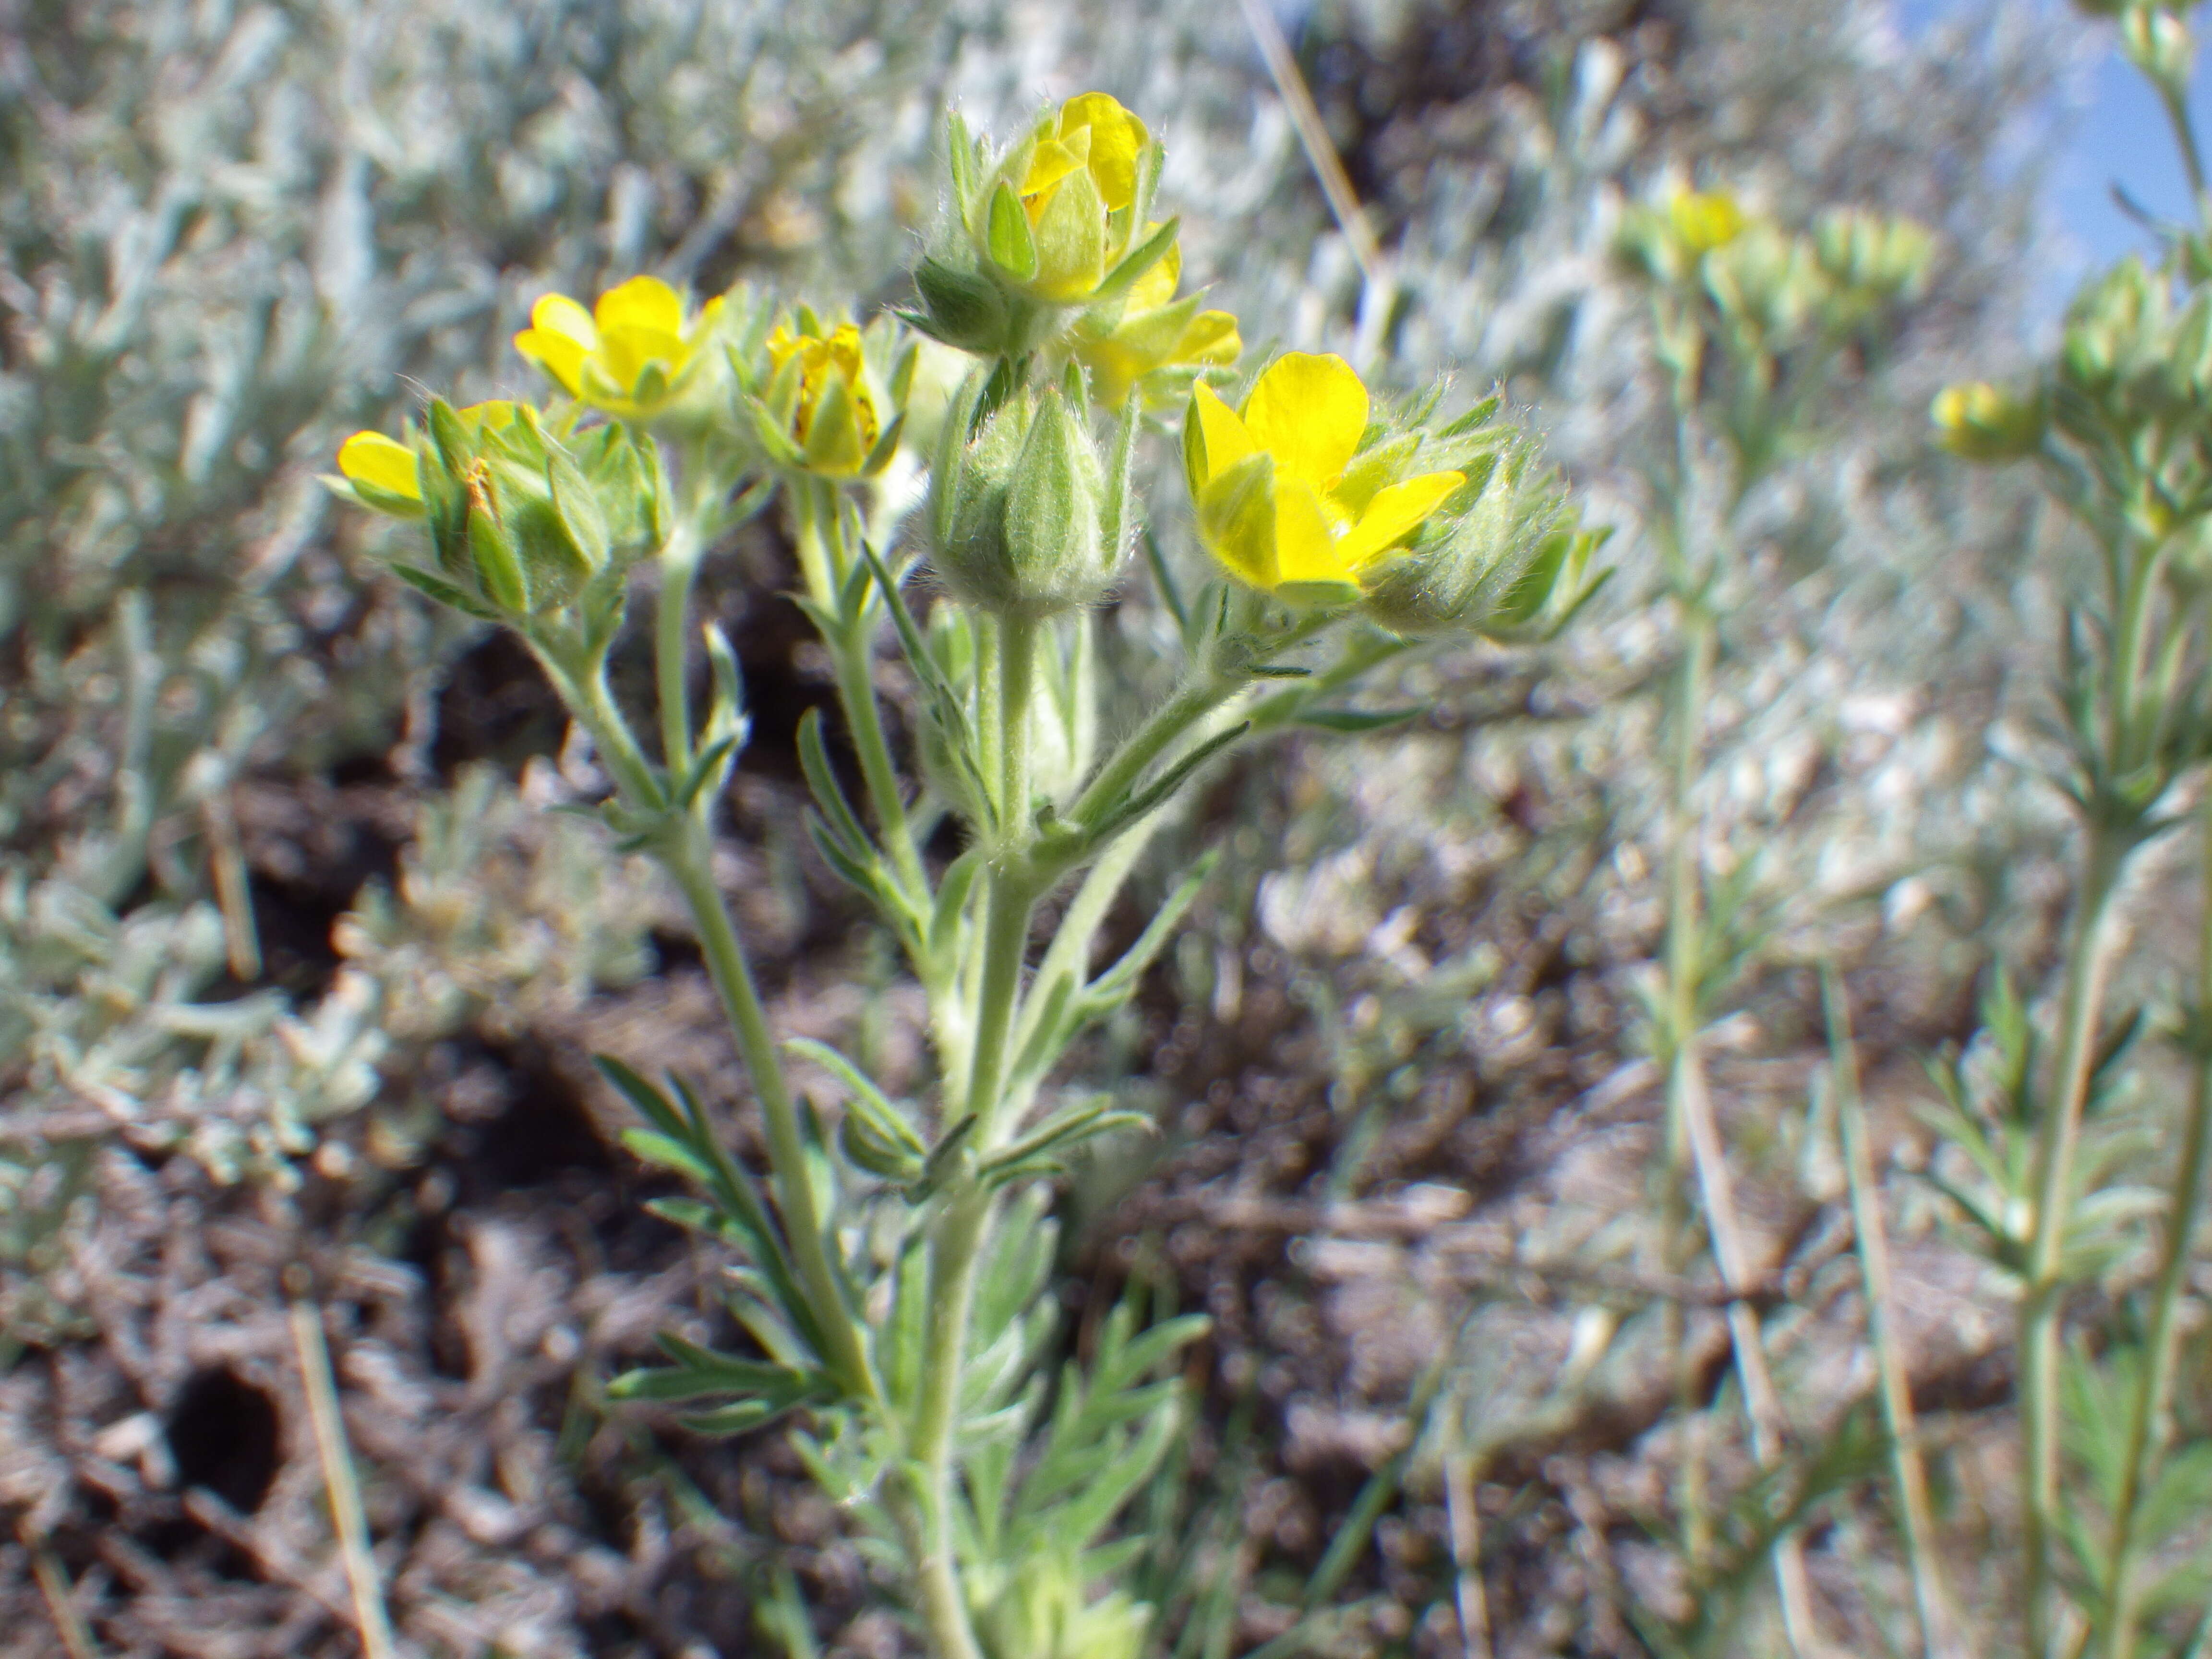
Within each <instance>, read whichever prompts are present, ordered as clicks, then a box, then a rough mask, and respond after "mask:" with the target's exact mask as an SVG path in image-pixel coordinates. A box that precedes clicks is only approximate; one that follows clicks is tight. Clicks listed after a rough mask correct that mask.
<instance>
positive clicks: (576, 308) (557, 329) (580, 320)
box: [530, 294, 599, 351]
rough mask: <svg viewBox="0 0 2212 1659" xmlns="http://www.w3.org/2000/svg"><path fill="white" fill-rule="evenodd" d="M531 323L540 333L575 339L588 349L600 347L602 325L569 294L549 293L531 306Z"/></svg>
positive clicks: (592, 349)
mask: <svg viewBox="0 0 2212 1659" xmlns="http://www.w3.org/2000/svg"><path fill="white" fill-rule="evenodd" d="M530 325H531V327H532V328H534V329H536V330H538V331H539V332H540V333H550V334H558V335H561V336H562V337H564V338H567V339H570V340H574V342H575V343H577V344H578V345H580V346H581V347H583V349H585V350H586V351H596V350H598V349H599V325H598V324H597V323H594V322H593V321H592V313H590V312H588V311H586V310H585V309H584V308H583V307H581V306H580V305H578V304H577V303H576V302H575V301H574V300H572V299H570V298H569V297H568V295H565V294H549V295H546V296H545V297H544V299H542V300H540V301H538V303H537V304H536V305H534V306H532V307H530Z"/></svg>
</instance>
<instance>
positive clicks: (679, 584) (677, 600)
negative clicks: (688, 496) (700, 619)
mask: <svg viewBox="0 0 2212 1659" xmlns="http://www.w3.org/2000/svg"><path fill="white" fill-rule="evenodd" d="M705 551H706V538H705V537H704V536H702V534H701V533H700V526H699V524H698V521H697V520H696V518H695V517H694V516H693V515H692V514H690V513H680V514H679V515H678V518H677V520H676V527H675V529H674V530H673V531H672V532H670V534H669V538H668V540H667V542H666V543H665V544H664V545H663V546H662V548H661V550H660V558H659V565H660V596H659V599H658V601H657V602H656V604H655V607H654V612H653V689H654V691H655V693H656V694H657V695H658V696H659V700H660V758H661V761H662V763H663V764H665V766H666V767H667V768H668V770H669V774H670V775H671V776H674V775H676V774H677V773H678V772H679V771H680V770H681V769H683V768H684V767H686V766H688V765H690V762H691V688H690V684H689V679H690V676H689V673H688V672H687V671H688V670H689V668H690V662H691V633H690V627H691V590H692V587H693V586H694V584H695V583H696V581H697V580H698V576H699V557H700V555H701V554H702V553H703V552H705Z"/></svg>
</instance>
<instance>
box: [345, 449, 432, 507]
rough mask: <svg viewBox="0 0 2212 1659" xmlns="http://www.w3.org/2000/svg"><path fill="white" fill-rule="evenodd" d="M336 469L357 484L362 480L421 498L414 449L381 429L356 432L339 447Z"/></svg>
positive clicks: (420, 483) (393, 492)
mask: <svg viewBox="0 0 2212 1659" xmlns="http://www.w3.org/2000/svg"><path fill="white" fill-rule="evenodd" d="M338 471H341V472H343V474H345V476H346V477H349V478H351V479H352V480H353V481H354V482H355V483H365V484H369V485H372V486H374V488H376V489H381V490H385V491H386V492H388V493H389V494H391V495H404V496H405V497H406V498H407V499H408V500H409V501H421V500H422V480H421V479H420V478H419V477H416V472H415V452H414V451H413V450H411V449H410V448H408V447H407V446H406V445H405V444H403V443H397V442H394V441H392V439H390V438H387V437H386V436H385V435H383V434H382V433H381V432H356V433H355V434H354V435H353V436H352V437H350V438H348V439H347V440H346V441H345V442H344V443H343V444H341V445H339V446H338Z"/></svg>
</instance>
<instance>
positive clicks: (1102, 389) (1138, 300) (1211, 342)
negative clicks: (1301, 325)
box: [1073, 226, 1244, 409]
mask: <svg viewBox="0 0 2212 1659" xmlns="http://www.w3.org/2000/svg"><path fill="white" fill-rule="evenodd" d="M1152 229H1155V230H1157V229H1158V227H1157V226H1154V227H1152ZM1181 278H1182V250H1181V249H1180V248H1175V247H1170V248H1169V249H1168V250H1167V252H1165V253H1164V254H1163V255H1162V256H1161V257H1160V259H1159V262H1158V264H1155V265H1153V266H1152V269H1151V270H1147V271H1146V273H1145V274H1144V275H1143V276H1139V278H1138V279H1137V280H1136V282H1135V283H1133V284H1132V285H1131V286H1130V289H1129V292H1128V295H1127V298H1126V299H1125V301H1123V302H1122V303H1121V305H1120V306H1118V307H1113V306H1101V307H1097V308H1095V309H1094V310H1092V311H1090V312H1087V313H1085V314H1084V316H1083V318H1082V319H1081V320H1079V322H1078V323H1077V324H1076V325H1075V331H1074V333H1073V351H1074V356H1075V360H1076V361H1077V362H1079V363H1081V364H1082V365H1083V367H1084V368H1085V369H1086V370H1087V371H1088V372H1089V375H1090V380H1091V396H1092V397H1093V398H1095V399H1097V403H1098V404H1099V406H1100V407H1101V408H1103V409H1119V408H1121V404H1122V402H1123V400H1124V399H1126V398H1127V397H1128V395H1129V393H1130V392H1131V391H1132V390H1133V389H1134V388H1136V387H1138V386H1142V387H1143V388H1144V390H1145V392H1146V396H1147V398H1148V400H1152V401H1164V400H1166V399H1169V398H1176V397H1180V396H1183V395H1187V394H1188V392H1189V390H1190V385H1191V381H1192V380H1194V378H1195V377H1196V376H1197V375H1198V374H1200V373H1202V372H1203V371H1205V370H1206V369H1208V368H1231V367H1233V366H1234V365H1235V363H1236V362H1237V358H1239V357H1240V356H1243V353H1244V342H1243V338H1242V337H1240V336H1239V335H1238V333H1237V319H1236V318H1234V317H1232V316H1231V315H1230V314H1229V313H1227V312H1225V311H1200V309H1199V301H1200V295H1196V294H1191V295H1185V296H1184V297H1183V298H1182V299H1180V300H1178V299H1176V283H1178V282H1179V281H1180V280H1181Z"/></svg>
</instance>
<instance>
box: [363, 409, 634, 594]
mask: <svg viewBox="0 0 2212 1659" xmlns="http://www.w3.org/2000/svg"><path fill="white" fill-rule="evenodd" d="M338 469H339V471H340V473H341V474H342V475H343V476H342V477H340V478H337V479H335V480H331V481H330V482H331V483H332V484H333V486H334V487H335V488H337V489H338V490H339V491H340V493H342V494H344V495H349V496H350V497H351V498H352V499H354V500H355V501H358V502H360V503H361V504H362V505H363V506H367V507H374V508H375V509H377V510H379V511H381V512H386V513H394V514H396V515H398V516H404V517H410V518H414V517H420V518H422V519H425V520H428V529H429V533H430V544H431V548H432V550H433V552H434V554H435V558H436V568H435V570H423V569H418V568H414V567H411V566H405V565H402V566H398V567H395V568H396V570H397V572H398V574H399V575H401V576H402V577H404V578H405V579H406V580H409V581H410V582H412V583H413V584H414V585H415V586H417V587H419V588H421V589H422V590H423V591H424V592H428V593H429V594H430V595H431V597H433V598H435V599H439V600H441V602H443V603H446V604H448V605H453V606H455V607H456V608H458V609H460V610H463V611H468V612H470V613H471V614H472V615H476V616H480V617H504V618H507V619H509V620H513V619H516V618H520V617H530V616H538V615H542V614H544V612H546V611H553V610H557V609H558V608H560V607H561V606H562V605H567V604H568V602H569V601H570V600H572V599H574V598H575V597H576V596H577V595H578V594H579V593H580V592H581V591H582V589H583V588H584V586H585V585H586V583H587V582H589V581H591V580H592V579H593V578H594V577H596V576H599V575H600V574H603V573H605V572H609V571H611V570H618V569H619V568H622V567H623V566H624V565H626V564H627V563H628V562H629V561H630V560H632V559H634V558H635V557H636V556H639V555H640V554H641V553H642V552H643V551H644V550H647V548H649V547H651V546H652V545H653V544H656V543H657V542H659V540H660V539H662V538H664V537H665V533H666V525H667V503H666V484H665V480H664V479H663V478H662V477H660V474H659V468H658V467H657V466H653V465H650V464H649V463H648V462H647V461H646V459H644V457H643V456H642V455H641V453H639V451H638V449H637V447H636V446H635V443H633V442H632V441H631V440H630V439H629V436H628V435H627V434H625V433H623V431H621V430H620V429H619V428H614V427H600V428H594V429H592V430H591V431H589V432H586V433H585V434H583V435H581V437H580V438H579V439H577V440H576V441H575V447H574V448H573V449H572V448H569V447H564V446H563V445H562V444H561V443H559V442H557V441H555V440H554V439H553V438H552V437H550V435H548V434H547V433H546V432H545V430H544V428H543V427H542V426H541V425H540V424H539V422H538V414H537V411H536V410H532V409H531V408H529V407H528V406H527V405H525V404H513V403H506V402H493V403H484V404H471V405H470V406H469V407H467V408H465V409H459V410H457V409H455V408H453V405H452V404H448V403H447V402H445V401H444V400H443V399H442V398H440V399H435V400H434V401H433V402H432V403H431V404H430V409H429V414H428V431H427V432H425V433H421V434H410V442H407V443H399V442H395V441H393V440H392V439H389V438H385V437H383V436H381V435H379V434H375V433H356V434H355V435H353V436H352V437H351V438H349V439H348V440H347V441H346V442H345V444H344V446H343V447H342V448H341V449H340V450H339V452H338Z"/></svg>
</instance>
